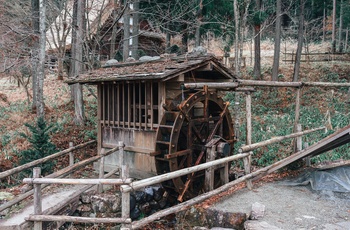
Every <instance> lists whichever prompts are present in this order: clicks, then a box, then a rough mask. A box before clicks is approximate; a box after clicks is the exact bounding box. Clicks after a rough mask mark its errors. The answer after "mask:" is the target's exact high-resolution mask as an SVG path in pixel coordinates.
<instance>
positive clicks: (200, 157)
mask: <svg viewBox="0 0 350 230" xmlns="http://www.w3.org/2000/svg"><path fill="white" fill-rule="evenodd" d="M204 153H205V151H204V150H202V152H201V153H200V154H199V156H198V158H197V160H196V163H195V164H194V166H196V165H199V163H200V162H201V160H202V158H203V156H204ZM194 174H195V173H194V172H193V173H191V174H190V175H188V177H187V180H186V183H185V187H184V188H183V190H182V191H181V194H180V195H179V197H178V198H177V200H178V201H180V202H182V199H183V196H184V194H185V193H186V191H187V190H188V187H189V185H190V183H191V182H192V177H193V176H194Z"/></svg>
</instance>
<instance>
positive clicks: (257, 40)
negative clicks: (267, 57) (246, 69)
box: [254, 0, 261, 79]
mask: <svg viewBox="0 0 350 230" xmlns="http://www.w3.org/2000/svg"><path fill="white" fill-rule="evenodd" d="M256 10H257V11H261V0H256ZM260 29H261V24H260V22H259V25H254V76H255V78H257V79H260V78H261V57H260V37H261V35H260Z"/></svg>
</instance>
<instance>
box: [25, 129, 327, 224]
mask: <svg viewBox="0 0 350 230" xmlns="http://www.w3.org/2000/svg"><path fill="white" fill-rule="evenodd" d="M321 129H324V127H320V128H316V129H313V130H308V131H304V132H297V133H292V134H290V135H286V136H283V137H279V138H272V139H269V140H266V141H263V142H258V143H256V144H254V146H260V145H268V144H271V143H276V142H280V141H283V140H285V139H287V138H295V137H300V136H301V135H305V134H308V133H311V132H315V131H318V130H321ZM244 147H249V148H248V149H243V150H244V151H246V152H243V153H240V154H236V155H233V156H229V157H225V158H220V159H218V160H213V161H210V162H206V163H203V164H200V165H197V166H193V167H189V168H184V169H181V170H177V171H174V172H169V173H166V174H162V175H158V176H155V177H151V178H147V179H143V180H140V181H134V182H133V181H132V179H131V178H128V177H129V174H128V170H125V169H127V166H125V165H123V166H122V167H123V168H124V170H122V172H123V173H122V174H121V175H120V176H121V179H50V178H25V179H24V180H23V182H24V183H28V184H34V185H35V186H39V187H41V185H42V184H44V185H45V184H52V183H56V184H74V185H77V184H88V185H99V186H101V185H103V184H115V185H120V191H121V193H122V216H121V217H119V218H86V217H67V216H56V215H44V214H43V213H41V212H37V213H35V215H30V216H29V217H28V218H26V220H28V221H34V222H35V224H34V226H36V228H34V230H39V229H41V228H40V227H41V223H42V222H44V221H67V222H76V223H81V222H85V223H120V224H122V228H123V229H137V228H140V227H142V226H144V225H146V224H148V223H150V222H152V221H154V220H157V219H159V218H161V217H164V216H167V215H169V214H173V213H176V212H179V211H182V210H185V209H186V208H188V207H189V206H191V205H194V204H197V203H199V202H202V201H203V200H206V199H208V198H209V197H211V196H213V195H217V194H219V193H221V192H223V191H226V190H228V189H229V188H231V187H232V186H233V185H236V184H238V183H241V182H244V181H247V183H248V182H249V181H250V180H251V179H253V178H256V177H258V176H261V175H265V174H266V173H271V172H273V171H275V170H277V169H279V168H280V167H277V166H281V165H283V161H284V160H281V161H279V162H276V163H274V164H272V165H270V166H267V167H265V168H262V169H259V170H257V171H254V172H250V170H247V169H245V170H246V175H245V176H243V177H241V178H238V179H236V180H234V181H231V182H228V183H226V184H224V185H223V186H221V187H219V188H217V189H214V190H210V191H207V192H206V193H204V194H201V195H199V196H197V197H195V198H193V199H191V200H188V201H185V202H183V203H180V204H178V205H175V206H173V207H170V208H167V209H165V210H161V211H159V212H156V213H154V214H152V215H150V216H148V217H145V218H143V219H142V220H138V221H131V219H130V193H131V192H132V191H135V190H138V189H140V188H143V187H145V186H151V185H154V184H158V183H162V182H165V181H167V180H171V179H174V178H177V177H180V176H184V175H187V174H190V173H194V172H198V171H202V170H208V169H210V168H215V166H218V165H221V166H222V165H224V164H225V163H228V162H232V161H237V160H240V159H242V160H247V159H248V158H250V156H251V153H252V152H251V150H252V148H250V147H251V146H243V147H242V148H244ZM117 148H119V157H120V160H121V162H122V163H123V162H124V160H123V154H124V153H123V152H124V144H123V142H119V146H118V147H117ZM117 148H115V149H111V150H109V151H106V152H105V151H104V150H103V151H102V153H101V154H100V155H101V156H102V157H103V156H106V155H107V154H109V153H110V152H113V151H115V150H116V149H117ZM242 148H241V149H242ZM243 150H242V151H243ZM101 162H103V161H101ZM100 167H101V168H103V166H101V165H100ZM244 167H250V164H244ZM36 170H38V168H36ZM39 170H40V169H39ZM100 171H103V170H100ZM33 175H37V173H36V174H34V173H33ZM37 191H40V190H37ZM34 204H36V206H37V207H36V208H34V210H41V209H40V205H41V195H40V192H38V193H37V194H34Z"/></svg>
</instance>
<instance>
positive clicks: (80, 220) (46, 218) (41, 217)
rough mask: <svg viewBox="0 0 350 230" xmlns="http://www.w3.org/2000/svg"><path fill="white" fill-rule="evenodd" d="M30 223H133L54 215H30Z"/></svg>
mask: <svg viewBox="0 0 350 230" xmlns="http://www.w3.org/2000/svg"><path fill="white" fill-rule="evenodd" d="M26 220H29V221H55V222H74V223H92V224H102V223H115V224H120V223H129V224H130V223H131V219H130V218H92V217H78V216H56V215H55V216H54V215H30V216H29V217H27V218H26Z"/></svg>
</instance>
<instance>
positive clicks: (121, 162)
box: [118, 141, 124, 178]
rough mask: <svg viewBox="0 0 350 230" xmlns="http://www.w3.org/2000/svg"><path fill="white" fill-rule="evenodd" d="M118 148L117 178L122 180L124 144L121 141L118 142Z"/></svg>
mask: <svg viewBox="0 0 350 230" xmlns="http://www.w3.org/2000/svg"><path fill="white" fill-rule="evenodd" d="M118 146H119V168H120V171H119V176H120V178H122V177H123V176H122V171H123V170H122V168H123V165H124V142H123V141H119V142H118Z"/></svg>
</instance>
